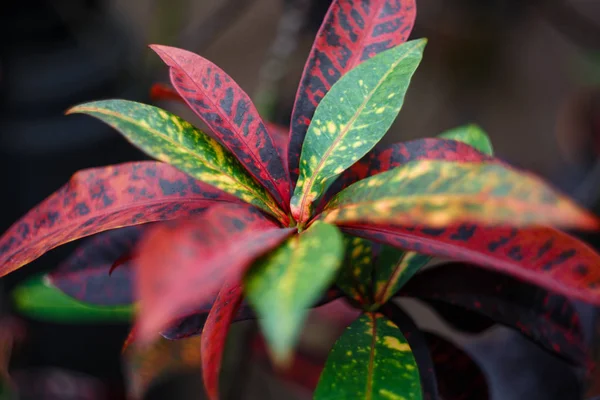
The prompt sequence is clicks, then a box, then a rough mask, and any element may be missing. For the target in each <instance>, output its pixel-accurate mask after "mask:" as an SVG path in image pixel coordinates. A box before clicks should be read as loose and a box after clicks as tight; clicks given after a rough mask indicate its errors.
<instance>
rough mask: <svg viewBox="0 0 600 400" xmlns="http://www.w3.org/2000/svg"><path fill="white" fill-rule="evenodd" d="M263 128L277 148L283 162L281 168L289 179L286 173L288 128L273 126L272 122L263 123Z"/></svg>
mask: <svg viewBox="0 0 600 400" xmlns="http://www.w3.org/2000/svg"><path fill="white" fill-rule="evenodd" d="M265 126H266V127H267V130H268V131H269V134H270V135H271V137H272V138H273V144H274V145H275V147H276V148H277V151H278V152H279V155H281V158H282V160H283V166H284V168H285V172H286V174H288V175H287V176H288V177H289V173H288V163H287V162H288V158H287V157H288V154H287V152H288V128H287V127H285V126H282V125H278V124H274V123H272V122H265Z"/></svg>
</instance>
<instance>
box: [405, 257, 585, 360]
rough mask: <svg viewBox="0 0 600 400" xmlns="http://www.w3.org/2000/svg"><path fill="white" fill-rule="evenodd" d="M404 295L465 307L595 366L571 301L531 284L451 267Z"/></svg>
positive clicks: (417, 280) (423, 276)
mask: <svg viewBox="0 0 600 400" xmlns="http://www.w3.org/2000/svg"><path fill="white" fill-rule="evenodd" d="M400 294H401V295H403V296H409V297H415V298H419V299H425V300H435V301H439V302H444V303H449V304H452V305H456V306H460V307H464V308H466V309H468V310H471V311H474V312H477V313H478V314H481V315H484V316H486V317H489V318H490V319H492V320H494V321H495V322H497V323H500V324H503V325H506V326H509V327H511V328H513V329H516V330H518V331H520V332H521V333H522V334H523V335H525V336H526V337H528V338H529V339H531V340H533V341H535V342H536V343H538V344H539V345H541V346H543V347H544V348H546V349H547V350H549V351H551V352H554V353H557V354H558V355H560V356H562V357H563V358H566V359H568V360H569V361H571V362H574V363H576V364H579V365H581V366H584V367H588V366H589V364H590V362H591V360H590V359H589V355H588V352H587V351H586V347H587V346H586V342H585V337H584V335H583V332H582V327H581V324H580V321H579V314H578V313H577V311H576V310H575V308H574V307H573V305H572V304H571V301H570V300H569V299H567V298H565V297H563V296H560V295H557V294H554V293H552V292H549V291H547V290H545V289H543V288H540V287H537V286H535V285H532V284H529V283H527V282H522V281H519V280H517V279H514V278H512V277H510V276H507V275H504V274H501V273H498V272H492V271H486V270H483V269H481V268H479V267H477V266H475V265H468V264H462V263H450V264H445V265H443V266H440V267H437V268H433V269H429V270H425V271H423V272H421V273H418V274H417V275H415V276H414V277H413V278H412V279H411V280H410V281H409V282H408V283H407V284H406V286H404V287H403V288H402V289H401V291H400Z"/></svg>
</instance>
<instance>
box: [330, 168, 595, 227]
mask: <svg viewBox="0 0 600 400" xmlns="http://www.w3.org/2000/svg"><path fill="white" fill-rule="evenodd" d="M323 215H324V220H325V221H326V222H330V223H336V224H340V223H342V224H347V223H361V222H369V223H384V224H392V223H393V224H402V225H406V226H412V225H424V226H428V227H430V228H442V227H445V226H447V225H450V224H453V223H461V222H473V223H479V224H486V225H496V224H500V225H505V226H506V225H508V226H526V225H539V224H545V225H560V226H564V227H578V228H587V229H594V228H596V227H597V226H598V221H597V219H596V218H595V217H594V216H592V215H591V214H589V213H587V212H586V211H584V210H583V209H581V208H579V206H577V205H576V204H575V203H574V202H572V201H571V200H569V199H568V198H567V197H565V196H564V195H562V194H560V193H558V192H556V191H555V190H554V189H552V188H551V187H549V186H548V185H547V184H545V183H544V182H543V181H541V180H540V179H539V178H537V177H535V176H533V175H532V174H529V173H525V172H519V171H517V170H515V169H512V168H510V167H508V166H504V165H501V164H496V163H492V164H490V163H454V162H443V161H415V162H411V163H409V164H406V165H403V166H401V167H398V168H395V169H394V170H391V171H387V172H383V173H381V174H379V175H376V176H372V177H370V178H367V179H363V180H362V181H360V182H357V183H355V184H353V185H351V186H349V187H347V188H346V189H344V190H343V191H342V192H340V193H339V194H338V195H337V196H336V197H334V198H333V199H332V200H331V201H330V202H329V204H328V205H327V207H326V209H325V211H324V213H323Z"/></svg>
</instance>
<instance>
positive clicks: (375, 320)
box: [314, 313, 423, 400]
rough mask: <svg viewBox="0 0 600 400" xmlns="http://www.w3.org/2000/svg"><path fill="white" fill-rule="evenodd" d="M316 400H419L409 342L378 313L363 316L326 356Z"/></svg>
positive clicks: (418, 388) (417, 374) (414, 364)
mask: <svg viewBox="0 0 600 400" xmlns="http://www.w3.org/2000/svg"><path fill="white" fill-rule="evenodd" d="M314 399H315V400H337V399H357V400H359V399H364V400H400V399H401V400H422V399H423V394H422V390H421V383H420V380H419V368H418V366H417V363H416V361H415V357H414V355H413V353H412V351H411V348H410V346H409V345H408V342H407V341H406V339H405V338H404V336H403V335H402V332H400V330H399V329H398V327H397V326H396V325H394V323H393V322H391V321H390V320H388V319H386V318H385V317H384V316H382V315H381V314H375V313H367V314H363V315H362V316H361V317H360V318H359V319H357V320H356V321H355V322H354V323H352V325H350V326H349V327H348V328H347V329H346V331H345V332H344V334H343V335H342V337H340V339H338V341H337V342H336V343H335V345H334V347H333V349H332V350H331V352H330V353H329V358H328V359H327V362H326V364H325V369H324V370H323V372H322V374H321V378H320V380H319V384H318V386H317V390H316V391H315V395H314Z"/></svg>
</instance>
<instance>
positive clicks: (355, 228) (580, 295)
mask: <svg viewBox="0 0 600 400" xmlns="http://www.w3.org/2000/svg"><path fill="white" fill-rule="evenodd" d="M342 228H343V230H344V231H346V232H347V233H350V234H352V235H355V236H360V237H363V238H366V239H370V240H374V241H378V242H382V243H385V244H389V245H391V246H396V247H399V248H403V249H408V250H413V251H417V252H419V253H423V254H428V255H433V256H440V257H445V258H450V259H454V260H458V261H466V262H472V263H475V264H478V265H481V266H482V267H484V268H489V269H492V270H498V271H500V272H503V273H506V274H509V275H512V276H514V277H516V278H518V279H522V280H525V281H528V282H530V283H532V284H535V285H539V286H541V287H544V288H546V289H548V290H550V291H553V292H556V293H557V294H562V295H564V296H567V297H572V298H574V299H578V300H581V301H583V302H586V303H593V304H596V305H598V304H600V269H599V268H598V265H600V256H599V255H598V254H596V253H595V252H594V251H593V250H592V249H591V248H590V247H588V246H587V245H586V244H584V243H583V242H581V241H579V240H577V239H575V238H574V237H571V236H569V235H567V234H566V233H562V232H560V231H557V230H555V229H552V228H548V227H537V228H536V227H533V228H525V229H515V228H504V227H502V228H494V227H485V228H484V227H479V226H476V225H472V224H458V225H455V226H453V227H449V228H442V229H426V228H403V227H399V226H375V225H372V226H368V225H352V226H346V227H342Z"/></svg>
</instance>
